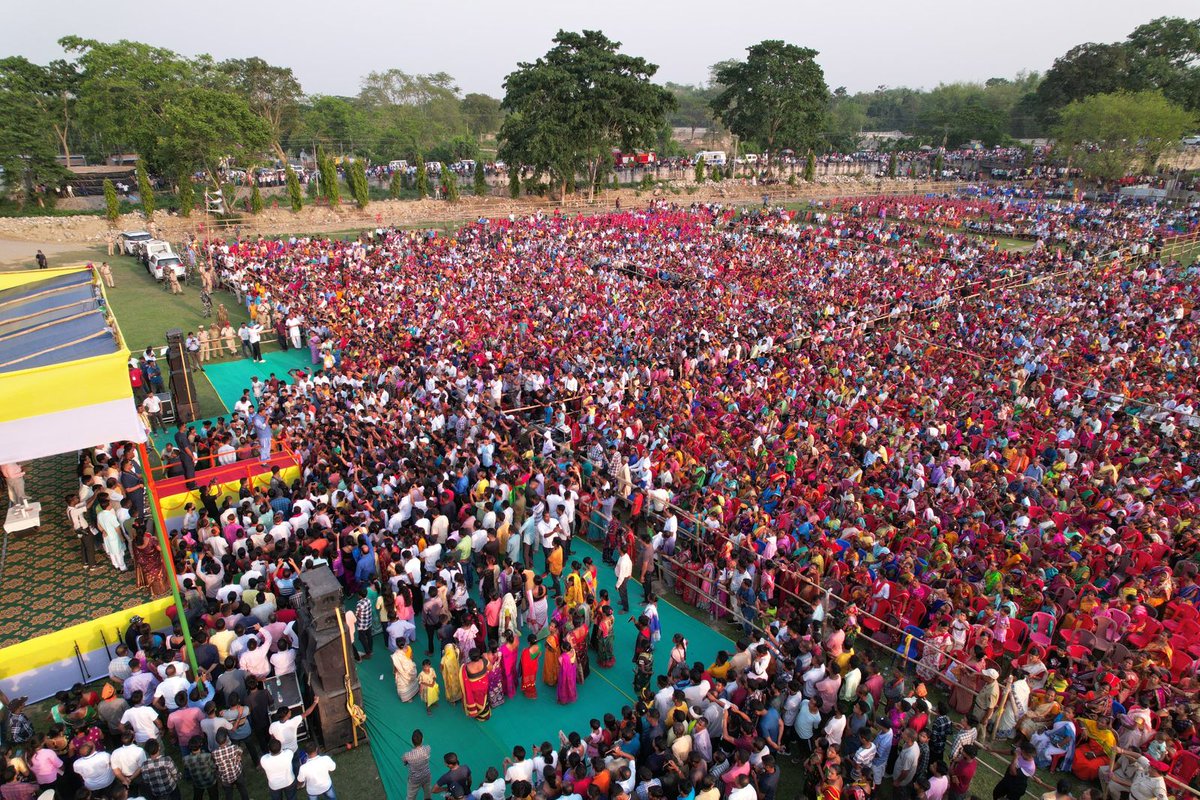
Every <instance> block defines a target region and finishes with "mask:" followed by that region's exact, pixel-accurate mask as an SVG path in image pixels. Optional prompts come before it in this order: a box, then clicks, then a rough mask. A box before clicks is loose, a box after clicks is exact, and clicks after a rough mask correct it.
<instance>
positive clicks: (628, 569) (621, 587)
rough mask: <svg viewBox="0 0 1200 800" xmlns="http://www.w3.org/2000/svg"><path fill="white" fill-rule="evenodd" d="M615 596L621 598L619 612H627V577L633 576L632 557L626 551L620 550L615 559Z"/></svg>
mask: <svg viewBox="0 0 1200 800" xmlns="http://www.w3.org/2000/svg"><path fill="white" fill-rule="evenodd" d="M616 575H617V596H618V597H620V599H621V613H622V614H625V613H628V612H629V579H630V578H631V577H633V558H632V557H631V556H630V555H629V553H628V552H624V551H623V552H622V553H621V557H620V558H618V559H617V566H616Z"/></svg>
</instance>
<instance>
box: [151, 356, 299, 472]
mask: <svg viewBox="0 0 1200 800" xmlns="http://www.w3.org/2000/svg"><path fill="white" fill-rule="evenodd" d="M263 359H264V360H265V361H266V362H267V363H265V364H255V363H254V362H253V361H251V360H250V359H248V358H240V359H238V360H236V361H222V362H209V363H208V364H207V365H205V367H204V375H205V377H207V378H208V381H209V383H211V384H212V386H213V389H214V390H216V392H217V397H219V398H220V399H221V403H222V404H223V405H224V406H225V412H224V413H222V414H219V415H218V416H223V417H225V419H226V420H228V419H229V415H230V414H231V413H232V411H233V404H234V403H236V402H237V401H238V398H240V397H241V396H242V392H243V391H244V390H245V389H249V388H250V379H251V378H253V377H255V376H257V377H258V379H259V380H266V379H267V378H268V377H270V375H271V373H272V372H273V373H275V377H277V378H280V379H282V380H285V381H287V382H288V383H295V381H294V380H293V379H292V378H291V377H290V376H289V375H288V371H289V370H293V369H297V368H302V369H311V367H312V365H311V361H310V359H309V353H308V348H303V349H300V350H288V351H287V352H283V351H279V350H274V351H271V352H268V353H263ZM216 419H217V418H216V417H206V418H204V419H198V420H196V421H195V422H190V423H188V424H189V425H190V426H192V427H195V428H196V429H197V430H198V429H199V428H200V427H201V426H202V425H203V424H204V422H205V420H211V421H213V422H216ZM152 439H153V441H154V446H155V448H156V449H158V450H159V452H161V451H162V449H163V447H165V446H166V445H167V444H169V443H171V442H173V441H174V439H175V426H174V425H169V426H167V428H166V429H165V430H162V431H159V432H158V433H156V434H154V436H153V437H152Z"/></svg>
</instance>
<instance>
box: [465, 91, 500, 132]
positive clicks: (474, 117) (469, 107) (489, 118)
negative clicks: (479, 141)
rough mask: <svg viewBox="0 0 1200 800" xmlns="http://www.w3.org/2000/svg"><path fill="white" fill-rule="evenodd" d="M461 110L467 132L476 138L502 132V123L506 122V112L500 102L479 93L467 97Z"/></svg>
mask: <svg viewBox="0 0 1200 800" xmlns="http://www.w3.org/2000/svg"><path fill="white" fill-rule="evenodd" d="M461 110H462V115H463V119H464V120H466V123H467V130H469V131H470V132H471V134H472V135H474V136H483V135H484V134H485V133H495V132H496V131H498V130H500V123H501V122H503V121H504V110H503V109H502V108H500V101H499V100H497V99H496V98H494V97H492V96H490V95H486V94H479V93H478V92H472V93H470V94H468V95H465V96H464V97H463V99H462V104H461Z"/></svg>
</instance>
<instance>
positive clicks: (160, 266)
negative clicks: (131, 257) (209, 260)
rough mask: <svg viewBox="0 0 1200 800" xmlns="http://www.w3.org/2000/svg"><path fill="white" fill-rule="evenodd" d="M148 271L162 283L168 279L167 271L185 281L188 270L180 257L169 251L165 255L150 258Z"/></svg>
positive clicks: (147, 266) (147, 264) (157, 254)
mask: <svg viewBox="0 0 1200 800" xmlns="http://www.w3.org/2000/svg"><path fill="white" fill-rule="evenodd" d="M146 269H148V270H149V271H150V274H151V275H153V276H154V280H156V281H161V280H163V279H164V278H166V277H167V270H170V271H172V272H174V273H175V277H176V278H179V279H180V280H183V278H184V276H185V275H186V274H187V270H186V269H185V268H184V266H183V261H182V260H180V258H179V256H177V255H175V254H174V253H173V252H171V251H170V249H168V250H167V251H166V252H165V253H155V254H154V255H152V256H150V260H149V261H148V262H147V263H146Z"/></svg>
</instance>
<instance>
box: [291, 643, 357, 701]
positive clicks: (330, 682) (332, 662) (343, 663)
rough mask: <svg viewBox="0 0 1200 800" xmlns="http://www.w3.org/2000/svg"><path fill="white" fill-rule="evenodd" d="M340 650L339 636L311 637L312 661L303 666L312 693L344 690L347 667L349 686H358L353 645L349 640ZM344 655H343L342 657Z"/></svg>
mask: <svg viewBox="0 0 1200 800" xmlns="http://www.w3.org/2000/svg"><path fill="white" fill-rule="evenodd" d="M345 645H346V649H345V650H344V651H343V650H342V641H341V634H339V633H338V632H337V631H334V632H333V634H332V635H329V634H318V635H317V636H314V637H313V648H312V660H311V662H306V663H305V665H304V668H305V671H306V672H307V673H308V677H309V683H311V684H312V688H313V691H314V692H316V693H318V694H322V695H324V694H325V693H327V692H343V691H345V690H346V674H347V670H346V667H347V666H349V668H350V669H349V675H350V684H351V686H357V685H358V670H356V669H355V667H354V645H352V644H351V643H350V640H349V638H347V639H346V642H345ZM343 654H344V655H343Z"/></svg>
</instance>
